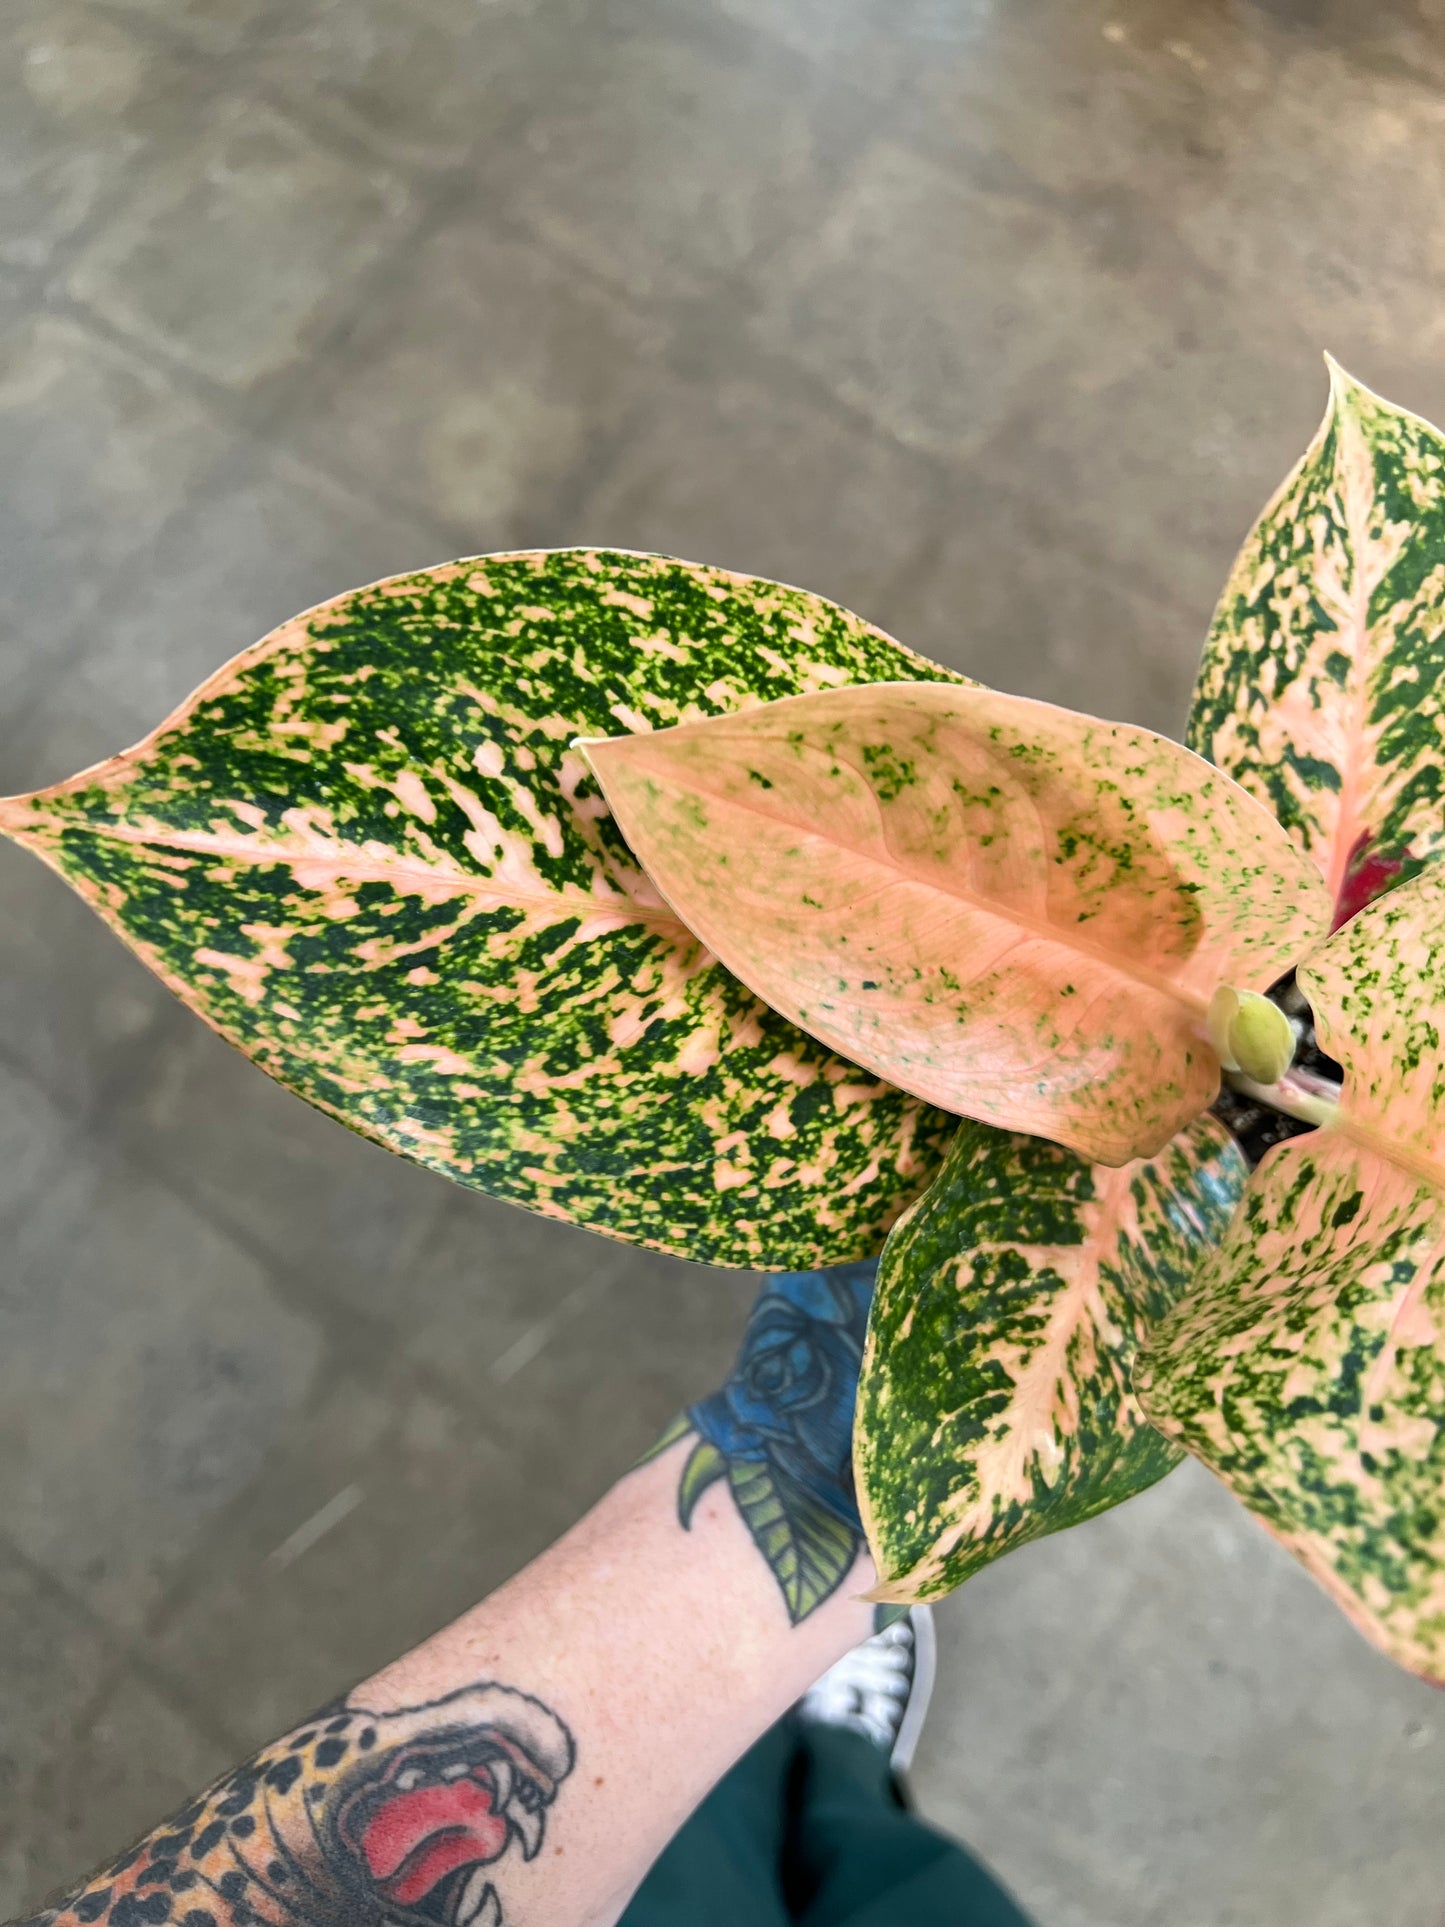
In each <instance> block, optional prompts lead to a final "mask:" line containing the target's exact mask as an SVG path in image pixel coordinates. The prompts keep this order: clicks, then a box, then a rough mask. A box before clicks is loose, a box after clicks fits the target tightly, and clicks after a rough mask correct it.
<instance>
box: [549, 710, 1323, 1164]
mask: <svg viewBox="0 0 1445 1927" xmlns="http://www.w3.org/2000/svg"><path fill="white" fill-rule="evenodd" d="M584 747H585V748H586V750H587V754H588V757H589V760H590V761H591V763H592V766H593V768H594V769H596V771H597V772H598V775H599V777H600V779H601V782H602V785H603V789H604V791H605V793H606V795H607V798H608V801H609V802H610V803H611V805H612V808H613V810H614V812H615V813H616V816H617V819H618V821H619V823H620V824H621V825H622V828H623V830H624V832H625V833H626V836H627V838H628V841H629V843H630V844H631V846H632V848H633V849H634V850H635V851H636V852H637V855H638V857H639V858H640V860H641V862H642V864H643V867H644V868H645V869H646V871H647V873H648V875H649V876H650V877H651V878H652V879H653V881H654V882H655V883H656V884H657V886H658V888H659V889H660V891H661V892H662V894H663V896H664V897H665V898H666V900H667V901H668V902H669V903H670V904H671V905H672V906H673V908H674V909H675V910H676V911H677V912H678V914H679V915H680V916H681V917H682V918H683V920H684V921H685V922H686V924H687V925H688V927H689V929H692V930H695V931H697V933H698V935H699V936H700V937H701V938H702V939H703V941H704V942H705V943H706V944H707V945H708V946H709V948H710V949H711V950H712V951H713V952H714V953H715V954H716V955H717V956H718V957H720V958H721V959H722V960H723V962H724V963H726V964H727V965H728V967H729V968H730V969H731V970H733V971H735V972H736V973H737V975H738V976H739V977H740V978H741V979H742V980H743V981H744V982H745V983H747V984H749V985H750V986H751V987H752V989H753V990H755V991H756V992H757V994H758V995H759V996H760V997H762V998H764V999H765V1000H766V1001H767V1003H768V1004H769V1005H771V1006H772V1008H773V1009H775V1010H779V1011H781V1012H782V1013H783V1014H784V1015H785V1016H788V1017H790V1018H792V1020H793V1021H794V1023H796V1024H799V1025H800V1026H801V1027H802V1028H803V1029H804V1030H807V1031H809V1032H811V1033H812V1034H813V1035H814V1036H816V1037H818V1038H820V1039H821V1040H822V1041H823V1042H824V1043H826V1044H828V1045H830V1046H831V1047H832V1048H833V1049H834V1050H838V1051H842V1052H844V1053H845V1054H846V1055H847V1056H848V1057H849V1058H850V1059H851V1060H852V1061H854V1062H857V1063H860V1064H864V1065H866V1066H867V1067H868V1068H869V1069H870V1070H872V1071H873V1072H875V1073H876V1074H877V1075H878V1076H880V1077H886V1078H887V1079H888V1080H889V1082H890V1083H892V1084H896V1085H898V1086H899V1087H900V1088H901V1089H903V1090H908V1091H912V1092H913V1093H914V1095H915V1096H918V1097H921V1098H923V1099H924V1100H925V1101H926V1102H928V1103H930V1104H938V1105H941V1106H942V1107H943V1108H944V1109H946V1110H950V1111H957V1112H958V1113H960V1114H961V1115H962V1116H965V1117H973V1118H977V1119H979V1120H981V1121H982V1122H984V1123H987V1124H994V1125H997V1126H1000V1127H1001V1128H1004V1129H1007V1130H1012V1131H1027V1132H1029V1133H1030V1134H1031V1135H1033V1136H1037V1137H1047V1138H1052V1139H1054V1140H1056V1141H1057V1142H1059V1143H1061V1144H1066V1145H1068V1146H1069V1148H1070V1149H1071V1150H1074V1151H1077V1152H1078V1153H1079V1154H1080V1156H1082V1157H1088V1158H1092V1159H1096V1160H1097V1161H1099V1162H1100V1163H1104V1164H1122V1163H1125V1162H1127V1161H1128V1160H1129V1159H1130V1158H1133V1157H1143V1156H1150V1155H1152V1154H1153V1153H1154V1152H1156V1151H1158V1150H1160V1149H1161V1148H1162V1147H1163V1146H1164V1145H1165V1144H1167V1143H1168V1142H1169V1141H1170V1139H1171V1138H1172V1137H1173V1136H1174V1135H1175V1134H1176V1133H1177V1132H1178V1131H1180V1130H1182V1129H1183V1127H1184V1126H1185V1124H1187V1123H1188V1122H1189V1120H1190V1119H1191V1118H1192V1117H1196V1116H1198V1114H1199V1113H1200V1112H1201V1111H1202V1110H1204V1109H1205V1108H1206V1107H1207V1106H1208V1105H1209V1104H1210V1103H1211V1102H1212V1101H1213V1099H1214V1096H1215V1094H1216V1092H1217V1091H1218V1088H1219V1059H1218V1057H1217V1056H1216V1055H1215V1051H1214V1047H1213V1045H1212V1044H1211V1042H1210V1041H1209V1033H1208V1019H1209V1009H1210V1001H1211V997H1212V995H1213V993H1214V991H1215V990H1216V988H1217V987H1218V986H1219V985H1220V984H1221V983H1229V984H1234V985H1235V986H1237V987H1238V988H1240V989H1245V990H1260V991H1262V990H1265V989H1267V988H1268V986H1269V985H1270V984H1271V983H1273V982H1274V980H1275V979H1276V978H1277V977H1279V976H1280V975H1282V974H1283V973H1284V972H1285V971H1286V970H1288V969H1289V968H1291V966H1292V965H1293V964H1294V963H1295V961H1296V959H1297V958H1298V957H1299V955H1300V953H1301V951H1302V950H1304V949H1306V948H1308V947H1309V946H1310V945H1311V944H1313V943H1315V942H1316V941H1317V940H1318V939H1319V937H1320V936H1322V935H1323V933H1324V931H1325V929H1326V928H1327V926H1328V921H1329V901H1328V898H1327V897H1326V894H1325V890H1324V886H1323V884H1322V883H1321V882H1320V880H1319V878H1318V877H1317V876H1316V875H1315V873H1314V871H1313V869H1312V868H1311V867H1310V864H1309V862H1308V860H1307V859H1306V858H1305V857H1304V856H1302V855H1301V853H1300V852H1299V851H1298V850H1297V849H1296V848H1295V847H1294V845H1293V844H1292V843H1291V842H1290V840H1289V838H1288V837H1287V836H1286V835H1285V834H1284V832H1283V831H1282V830H1281V829H1280V827H1279V825H1278V824H1277V823H1276V822H1275V821H1274V820H1273V818H1272V817H1271V816H1270V815H1269V813H1268V812H1267V811H1266V810H1263V809H1261V808H1260V806H1259V804H1258V803H1257V802H1255V801H1254V799H1253V798H1252V797H1250V796H1248V795H1246V793H1245V792H1244V791H1243V790H1242V789H1240V787H1239V786H1238V784H1236V783H1232V782H1231V781H1230V780H1229V779H1228V777H1226V776H1223V775H1221V774H1220V772H1219V771H1218V770H1215V769H1211V768H1210V766H1209V765H1208V764H1207V763H1205V762H1203V761H1201V760H1200V758H1199V757H1197V756H1194V755H1192V754H1191V753H1190V752H1189V751H1188V750H1186V749H1182V748H1181V747H1180V746H1179V744H1178V743H1171V742H1169V741H1168V740H1167V739H1166V738H1164V737H1162V736H1155V735H1153V734H1152V733H1151V732H1150V731H1148V730H1145V729H1134V728H1131V727H1129V726H1127V725H1125V724H1121V723H1105V722H1099V721H1096V720H1095V719H1094V718H1093V717H1089V716H1077V715H1074V714H1073V713H1072V712H1071V711H1069V710H1065V709H1056V708H1054V707H1053V706H1052V705H1051V704H1049V703H1038V702H1029V701H1027V700H1025V699H1024V698H1023V697H1021V696H1006V695H1000V694H999V693H997V692H996V691H994V690H989V689H978V688H959V687H957V686H956V685H943V684H934V683H922V684H920V683H916V682H914V683H895V684H891V685H884V686H882V687H870V688H866V689H835V690H827V691H823V692H820V693H818V694H816V695H809V696H801V697H797V698H795V699H794V700H792V701H790V702H780V703H775V704H771V705H769V706H768V707H767V708H766V709H754V710H751V711H749V712H747V713H746V714H743V715H736V716H729V717H725V718H722V719H720V720H717V721H711V722H702V723H693V724H687V725H684V726H682V727H678V728H673V729H669V730H659V731H657V732H655V733H653V734H651V735H648V736H645V737H644V736H632V737H619V738H618V739H616V740H614V741H611V742H604V743H588V744H586V745H585V746H584Z"/></svg>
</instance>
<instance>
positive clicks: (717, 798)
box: [658, 738, 1209, 1018]
mask: <svg viewBox="0 0 1445 1927" xmlns="http://www.w3.org/2000/svg"><path fill="white" fill-rule="evenodd" d="M739 740H743V741H747V740H749V739H747V738H742V739H739ZM835 754H839V757H840V760H846V759H844V758H843V757H842V756H841V753H840V752H835ZM848 767H849V768H850V769H851V770H852V771H853V773H854V774H855V775H856V776H857V777H858V778H859V780H860V781H861V782H862V783H863V784H864V785H865V787H866V788H867V789H868V792H869V794H870V795H871V796H873V798H874V802H875V804H877V806H878V810H879V827H880V830H881V831H882V833H883V836H884V840H885V842H886V840H887V829H886V824H885V822H884V819H883V815H882V806H881V804H878V799H877V795H876V792H874V790H873V787H872V784H871V783H869V781H868V777H867V773H866V771H863V770H860V769H859V768H858V767H857V765H856V764H854V763H851V762H850V763H849V764H848ZM690 786H691V787H692V788H693V789H694V790H695V791H696V793H697V794H698V795H699V796H702V797H705V798H706V799H707V800H708V801H710V802H713V803H723V804H728V805H730V806H732V807H735V808H739V809H742V810H745V811H747V812H748V813H750V814H751V815H753V816H758V817H761V818H763V819H764V821H766V822H769V823H777V824H781V825H782V827H783V828H785V829H790V830H795V831H796V832H797V833H798V834H799V835H801V836H808V837H812V838H814V839H816V840H817V841H819V842H830V843H832V844H833V846H834V847H835V848H837V849H840V850H843V851H845V852H846V853H847V854H848V855H849V856H855V857H857V858H858V860H859V861H860V862H862V863H867V864H870V865H871V866H872V867H873V868H874V869H880V870H885V871H887V872H888V874H889V876H890V878H891V879H892V880H893V881H895V882H896V881H899V880H900V878H901V880H902V881H904V882H911V883H914V884H916V885H917V886H918V887H919V888H920V889H925V890H926V889H937V890H938V891H939V893H940V894H941V895H943V896H950V897H953V898H954V899H955V900H956V901H958V902H960V903H963V904H966V905H967V906H968V907H969V908H970V909H972V910H975V911H977V912H979V913H980V914H981V915H984V916H991V917H994V918H996V919H997V920H998V921H999V922H1001V923H1012V924H1015V925H1017V926H1018V927H1019V928H1020V929H1023V930H1026V931H1029V932H1030V933H1031V934H1032V935H1034V936H1037V937H1041V938H1043V939H1044V940H1045V941H1047V942H1051V943H1057V944H1058V945H1060V947H1061V948H1063V949H1066V950H1075V951H1077V952H1078V953H1079V954H1080V955H1081V956H1085V957H1092V958H1093V959H1094V960H1095V961H1096V962H1098V963H1100V964H1103V965H1104V966H1105V968H1106V969H1109V970H1111V971H1113V972H1114V973H1115V975H1117V976H1120V977H1123V978H1124V979H1125V980H1126V981H1127V982H1130V983H1136V984H1140V985H1142V986H1143V987H1144V988H1145V989H1148V990H1154V991H1157V992H1159V993H1160V994H1161V995H1162V996H1165V997H1168V998H1170V999H1172V1000H1173V1001H1174V1002H1175V1003H1177V1004H1178V1005H1179V1006H1180V1007H1181V1008H1182V1009H1184V1010H1186V1011H1188V1012H1189V1014H1190V1015H1191V1016H1193V1017H1200V1018H1202V1017H1204V1016H1206V1015H1207V1013H1208V1009H1209V999H1208V997H1207V996H1205V994H1204V993H1203V992H1202V991H1189V990H1186V989H1185V988H1184V987H1183V986H1182V985H1180V984H1178V983H1176V982H1175V981H1174V980H1173V979H1171V978H1168V977H1164V976H1161V975H1160V974H1159V973H1158V972H1157V971H1150V970H1142V969H1139V968H1137V967H1133V968H1131V967H1130V966H1129V965H1128V964H1127V963H1125V962H1123V961H1121V959H1120V957H1119V955H1118V953H1117V952H1115V951H1110V950H1106V949H1104V948H1103V947H1102V945H1099V944H1091V943H1089V942H1087V941H1086V940H1083V939H1077V938H1074V937H1072V936H1068V935H1066V934H1065V933H1063V932H1062V931H1061V930H1060V928H1059V926H1058V925H1057V924H1053V923H1050V922H1048V921H1047V919H1045V918H1043V917H1031V916H1029V915H1028V914H1027V913H1026V912H1022V911H1014V910H1008V911H1005V910H1001V909H999V908H998V907H997V905H996V904H994V903H993V902H992V901H990V900H989V899H988V898H985V897H983V896H981V895H980V894H979V893H978V892H977V891H972V890H966V889H962V888H956V887H953V886H951V885H949V884H947V883H943V882H940V881H938V880H937V879H936V878H933V877H923V876H917V875H912V874H910V873H909V872H907V871H906V870H905V869H904V866H903V865H901V864H899V865H898V866H897V868H896V869H894V870H889V869H888V865H887V864H886V863H885V862H884V861H883V860H882V859H881V858H879V857H876V856H872V855H870V854H869V852H868V851H866V850H862V849H859V848H857V847H856V846H855V845H854V844H852V843H848V842H846V841H845V840H844V839H843V838H842V837H839V836H835V835H834V834H833V833H832V832H831V831H827V832H824V831H821V830H819V829H817V828H816V827H815V826H814V825H812V824H807V823H799V822H795V821H794V819H793V818H792V817H791V816H784V815H781V814H779V813H778V812H777V811H775V810H768V809H766V808H765V807H763V806H762V799H760V798H754V797H752V796H750V795H742V794H739V795H724V794H720V793H719V792H718V791H716V790H712V789H709V788H708V787H707V786H706V785H705V784H703V783H691V785H690ZM658 888H659V889H661V885H659V886H658ZM662 894H663V895H664V896H666V895H667V892H666V891H665V890H663V891H662ZM675 914H678V915H679V920H681V917H680V913H675ZM1190 954H1191V955H1193V954H1194V953H1193V952H1191V953H1190Z"/></svg>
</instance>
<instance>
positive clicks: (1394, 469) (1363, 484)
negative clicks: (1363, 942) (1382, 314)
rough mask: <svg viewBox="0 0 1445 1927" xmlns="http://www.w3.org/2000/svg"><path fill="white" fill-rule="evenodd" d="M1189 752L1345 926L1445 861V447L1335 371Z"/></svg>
mask: <svg viewBox="0 0 1445 1927" xmlns="http://www.w3.org/2000/svg"><path fill="white" fill-rule="evenodd" d="M1188 740H1189V743H1190V745H1191V746H1192V747H1193V748H1194V749H1197V750H1198V751H1199V753H1200V754H1201V755H1202V756H1207V757H1208V758H1209V759H1210V761H1211V762H1214V763H1217V764H1218V765H1219V767H1220V768H1221V769H1224V770H1228V772H1229V774H1230V775H1231V776H1233V777H1235V778H1236V780H1237V781H1239V782H1241V783H1243V785H1244V786H1245V788H1246V789H1247V790H1249V791H1251V793H1252V794H1254V795H1255V796H1258V797H1259V798H1260V800H1261V801H1262V802H1264V803H1266V804H1268V806H1269V807H1270V809H1272V810H1273V811H1274V813H1275V814H1276V816H1278V818H1279V820H1280V822H1281V823H1283V824H1284V826H1285V828H1286V829H1287V830H1288V831H1289V832H1290V834H1291V835H1292V836H1293V837H1294V838H1295V839H1296V841H1297V842H1298V843H1299V845H1300V848H1301V849H1303V850H1307V851H1308V852H1309V854H1310V855H1311V857H1312V858H1313V859H1314V861H1315V863H1316V864H1317V865H1318V866H1319V870H1320V873H1321V875H1322V876H1323V877H1324V878H1325V880H1326V882H1327V883H1328V885H1329V889H1330V896H1331V900H1332V901H1333V903H1334V904H1335V922H1336V924H1339V923H1343V922H1344V921H1345V920H1346V919H1347V918H1348V917H1350V916H1352V915H1353V914H1354V913H1355V911H1357V910H1359V909H1360V908H1362V906H1363V905H1364V904H1366V903H1368V902H1369V901H1370V900H1371V898H1373V897H1375V896H1377V895H1378V894H1379V893H1380V892H1381V891H1382V890H1386V889H1388V888H1389V887H1390V885H1391V884H1392V883H1393V882H1394V881H1395V880H1396V879H1397V878H1398V877H1399V876H1400V875H1401V874H1402V873H1403V874H1413V872H1414V871H1415V870H1416V869H1418V868H1419V866H1420V864H1421V863H1423V862H1425V861H1426V860H1427V859H1429V858H1431V857H1434V856H1437V855H1439V854H1440V853H1441V852H1442V851H1445V436H1442V435H1441V433H1440V431H1439V430H1438V429H1436V428H1433V427H1431V425H1430V424H1429V423H1428V422H1425V421H1421V420H1420V418H1419V417H1418V416H1417V415H1411V414H1407V413H1406V411H1405V410H1404V409H1402V408H1395V407H1393V406H1392V405H1391V404H1390V403H1389V402H1386V401H1382V400H1381V399H1380V397H1379V396H1378V395H1373V394H1371V393H1370V391H1369V389H1368V388H1362V387H1361V386H1360V384H1359V383H1358V382H1356V381H1353V380H1351V378H1350V377H1349V376H1348V375H1347V374H1346V373H1345V372H1344V370H1343V369H1342V368H1340V367H1338V366H1337V365H1336V364H1335V363H1334V362H1331V363H1330V403H1329V407H1328V409H1327V410H1326V413H1325V418H1324V421H1323V423H1322V424H1321V426H1320V430H1319V433H1318V434H1317V435H1316V436H1315V439H1314V441H1313V442H1312V443H1311V444H1310V447H1309V449H1308V451H1307V453H1306V454H1305V456H1304V458H1303V460H1302V461H1301V462H1300V464H1299V466H1298V467H1297V468H1296V469H1295V470H1294V472H1293V473H1292V474H1291V475H1290V476H1289V477H1288V479H1287V480H1286V481H1285V482H1284V484H1283V485H1282V487H1281V488H1280V490H1279V492H1278V493H1277V494H1276V495H1275V497H1274V499H1273V500H1272V501H1271V502H1270V504H1269V506H1268V507H1267V508H1266V509H1265V511H1264V513H1263V515H1261V517H1260V519H1259V521H1258V523H1257V524H1256V525H1255V527H1254V529H1253V530H1252V531H1251V533H1250V535H1249V537H1248V539H1247V540H1246V542H1245V545H1244V548H1243V550H1242V551H1241V553H1240V556H1239V559H1238V561H1237V562H1236V563H1235V565H1234V569H1233V572H1232V574H1231V575H1230V578H1229V582H1228V584H1227V585H1226V587H1225V591H1224V595H1223V597H1222V599H1221V601H1220V604H1219V608H1218V610H1217V611H1216V613H1215V617H1214V626H1213V629H1212V630H1211V632H1210V636H1209V641H1208V644H1207V645H1206V647H1205V652H1204V662H1203V666H1202V667H1201V669H1200V672H1199V682H1198V685H1197V687H1196V689H1195V694H1194V708H1193V713H1192V715H1191V717H1190V723H1189V736H1188Z"/></svg>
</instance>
